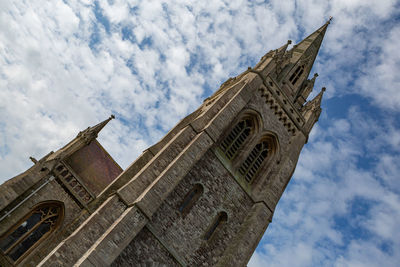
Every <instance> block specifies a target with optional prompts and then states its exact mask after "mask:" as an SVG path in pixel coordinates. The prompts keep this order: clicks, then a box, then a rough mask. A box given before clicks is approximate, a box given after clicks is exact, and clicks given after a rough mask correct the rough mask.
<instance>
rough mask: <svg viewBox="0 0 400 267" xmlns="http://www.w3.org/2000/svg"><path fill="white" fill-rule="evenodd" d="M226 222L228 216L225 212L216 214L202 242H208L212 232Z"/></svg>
mask: <svg viewBox="0 0 400 267" xmlns="http://www.w3.org/2000/svg"><path fill="white" fill-rule="evenodd" d="M226 221H228V214H226V212H225V211H221V212H220V213H218V215H217V217H216V218H215V220H214V222H213V224H212V225H211V226H210V227H209V229H208V230H207V232H206V234H205V235H204V240H209V239H210V238H211V236H212V235H213V234H214V232H215V231H216V230H217V228H218V227H219V226H221V225H222V224H223V223H225V222H226Z"/></svg>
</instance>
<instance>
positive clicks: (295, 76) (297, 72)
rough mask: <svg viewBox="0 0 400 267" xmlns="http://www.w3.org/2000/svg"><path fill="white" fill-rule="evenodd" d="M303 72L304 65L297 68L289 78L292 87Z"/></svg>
mask: <svg viewBox="0 0 400 267" xmlns="http://www.w3.org/2000/svg"><path fill="white" fill-rule="evenodd" d="M303 72H304V65H301V66H298V67H297V69H296V70H295V71H294V72H293V74H292V76H290V78H289V81H290V82H291V83H292V84H293V85H294V84H295V83H296V82H297V80H298V79H299V78H300V76H301V75H302V74H303Z"/></svg>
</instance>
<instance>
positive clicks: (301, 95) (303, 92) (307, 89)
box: [295, 73, 318, 106]
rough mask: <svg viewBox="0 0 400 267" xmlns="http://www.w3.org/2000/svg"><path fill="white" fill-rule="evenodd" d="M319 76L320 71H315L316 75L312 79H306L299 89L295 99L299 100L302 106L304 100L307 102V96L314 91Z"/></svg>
mask: <svg viewBox="0 0 400 267" xmlns="http://www.w3.org/2000/svg"><path fill="white" fill-rule="evenodd" d="M317 77H318V73H314V76H313V77H312V78H311V79H309V80H307V81H305V82H304V85H303V87H302V88H301V89H300V90H299V91H298V93H297V95H296V97H295V101H296V102H298V103H299V105H300V106H302V105H303V104H304V102H306V100H307V97H308V96H309V95H310V93H311V92H312V90H313V88H314V84H315V80H316V79H317Z"/></svg>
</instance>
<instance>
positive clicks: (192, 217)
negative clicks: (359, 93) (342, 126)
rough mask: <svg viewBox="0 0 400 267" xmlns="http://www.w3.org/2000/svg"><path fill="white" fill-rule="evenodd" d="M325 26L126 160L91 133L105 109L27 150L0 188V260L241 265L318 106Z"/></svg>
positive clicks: (234, 81) (268, 58) (273, 55)
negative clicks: (39, 154)
mask: <svg viewBox="0 0 400 267" xmlns="http://www.w3.org/2000/svg"><path fill="white" fill-rule="evenodd" d="M328 24H329V21H328V22H327V23H325V24H324V25H323V26H322V27H321V28H319V29H318V30H316V31H315V32H314V33H312V34H311V35H309V36H308V37H306V38H305V39H304V40H302V41H301V42H300V43H298V44H297V45H294V46H293V48H292V49H290V50H288V46H289V44H290V41H288V43H287V44H285V45H283V46H282V47H280V48H279V49H277V50H273V51H270V52H268V53H267V54H265V55H264V56H263V57H262V58H261V60H260V62H259V63H258V64H257V65H256V66H255V67H254V68H250V67H249V68H248V69H247V70H246V71H244V72H243V73H241V74H240V75H238V76H236V77H234V78H229V79H228V80H227V81H226V82H224V83H223V84H222V85H221V87H220V88H219V89H218V90H217V91H216V92H215V93H214V94H213V95H212V96H211V97H209V98H207V99H205V100H204V102H203V104H202V105H201V106H200V107H199V108H198V109H197V110H196V111H194V112H193V113H192V114H190V115H188V116H187V117H186V118H184V119H183V120H182V121H180V122H179V123H178V124H177V125H176V126H175V127H174V128H172V129H171V130H170V131H169V132H168V133H167V134H166V135H165V136H164V137H163V138H162V139H161V140H160V141H159V142H158V143H156V144H155V145H153V146H151V147H149V148H148V149H147V150H145V151H144V152H143V153H142V155H140V156H139V157H138V158H137V159H136V160H135V161H134V162H133V163H132V164H131V165H130V166H129V167H128V168H127V169H126V170H123V171H122V170H121V169H120V167H119V166H118V165H117V164H116V163H115V162H114V161H113V160H112V158H111V157H110V156H109V155H108V153H107V152H106V151H105V150H104V149H103V148H102V147H101V145H100V144H99V143H98V142H97V141H96V139H95V138H96V136H97V134H98V132H99V131H100V130H101V128H102V127H104V126H105V124H106V123H108V121H109V120H111V119H112V118H110V119H108V120H106V121H104V122H102V123H100V124H98V125H96V126H94V127H89V128H88V129H87V130H85V131H83V132H81V133H80V134H79V135H78V136H77V137H76V138H75V139H74V140H73V141H71V142H70V143H69V144H67V145H66V146H65V147H64V148H62V149H61V150H59V151H57V152H55V153H51V154H49V155H47V156H45V157H44V158H43V159H41V160H39V161H36V160H34V159H33V160H34V162H35V165H34V166H33V167H32V168H31V169H29V170H28V171H27V172H25V173H23V174H21V175H19V176H17V177H15V178H13V179H11V180H9V181H7V182H6V183H5V184H3V185H2V186H1V187H0V193H1V194H3V193H4V194H5V192H8V193H7V195H4V197H3V196H2V197H1V198H0V216H1V218H0V226H1V228H0V265H2V266H3V265H4V266H8V265H10V266H13V265H19V264H21V265H28V266H37V265H38V266H142V265H146V266H160V265H163V266H202V265H206V266H245V265H246V264H247V262H248V261H249V259H250V257H251V255H252V254H253V252H254V250H255V248H256V246H257V244H258V243H259V241H260V239H261V237H262V236H263V234H264V232H265V230H266V229H267V227H268V224H269V223H270V222H271V220H272V216H273V213H274V210H275V207H276V205H277V203H278V201H279V199H280V197H281V195H282V193H283V191H284V190H285V188H286V185H287V184H288V182H289V181H290V178H291V176H292V174H293V172H294V170H295V167H296V164H297V160H298V158H299V155H300V151H301V149H302V147H303V146H304V144H305V143H307V139H308V135H309V133H310V131H311V129H312V127H313V125H314V124H315V123H316V122H317V120H318V118H319V115H320V113H321V108H320V105H321V100H322V95H323V92H324V91H325V89H324V88H323V89H322V91H321V92H320V93H319V94H318V95H317V96H316V97H315V98H314V99H312V100H310V101H308V102H307V98H308V96H309V94H310V93H311V91H312V90H313V87H314V82H315V79H316V77H317V76H318V75H317V74H314V75H313V77H312V78H311V79H308V76H309V74H310V71H311V68H312V66H313V63H314V61H315V58H316V56H317V53H318V51H319V48H320V46H321V43H322V40H323V37H324V35H325V32H326V30H327V27H328ZM16 184H18V185H19V187H18V188H19V189H17V187H16V186H15V185H16ZM21 186H22V187H21ZM21 188H22V189H21ZM1 194H0V195H1ZM32 236H33V237H32Z"/></svg>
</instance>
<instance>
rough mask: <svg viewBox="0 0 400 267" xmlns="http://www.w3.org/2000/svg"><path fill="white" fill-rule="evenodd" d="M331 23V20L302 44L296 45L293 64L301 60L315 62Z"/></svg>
mask: <svg viewBox="0 0 400 267" xmlns="http://www.w3.org/2000/svg"><path fill="white" fill-rule="evenodd" d="M330 22H331V18H330V19H329V20H328V21H327V22H326V23H325V24H324V25H322V26H321V27H320V28H319V29H318V30H316V31H315V32H313V33H312V34H310V35H309V36H307V37H306V38H304V39H303V40H302V41H300V43H298V44H296V45H295V46H294V47H293V48H292V49H291V50H292V51H293V56H292V59H291V62H293V63H295V62H297V61H299V60H300V59H301V60H303V61H305V60H307V61H309V60H312V63H314V60H315V58H316V56H317V54H318V51H319V48H320V46H321V43H322V40H323V38H324V36H325V32H326V29H327V28H328V25H329V24H330ZM310 66H312V64H310Z"/></svg>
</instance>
